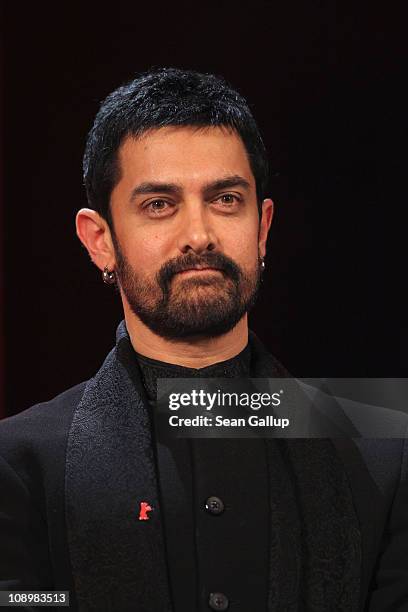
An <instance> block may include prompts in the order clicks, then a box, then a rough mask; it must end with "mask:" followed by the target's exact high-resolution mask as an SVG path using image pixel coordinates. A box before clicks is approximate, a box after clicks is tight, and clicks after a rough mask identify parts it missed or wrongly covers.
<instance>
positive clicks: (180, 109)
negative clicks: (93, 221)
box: [83, 68, 268, 229]
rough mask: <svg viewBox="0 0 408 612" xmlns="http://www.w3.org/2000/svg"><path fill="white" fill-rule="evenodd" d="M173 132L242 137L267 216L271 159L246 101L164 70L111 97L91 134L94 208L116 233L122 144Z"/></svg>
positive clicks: (217, 82) (87, 171) (88, 174)
mask: <svg viewBox="0 0 408 612" xmlns="http://www.w3.org/2000/svg"><path fill="white" fill-rule="evenodd" d="M167 126H185V127H188V126H192V127H197V128H205V127H216V126H219V127H226V128H230V129H232V130H234V131H236V133H237V134H238V135H239V136H240V137H241V139H242V142H243V144H244V146H245V149H246V152H247V154H248V159H249V163H250V167H251V170H252V173H253V175H254V179H255V184H256V195H257V200H258V209H259V211H260V210H261V202H262V200H263V198H264V197H265V192H266V189H267V182H268V157H267V153H266V149H265V146H264V143H263V141H262V138H261V135H260V133H259V130H258V127H257V124H256V122H255V119H254V118H253V116H252V113H251V111H250V109H249V106H248V104H247V102H246V100H245V99H244V98H243V97H242V96H241V95H240V94H239V93H238V92H237V91H235V90H234V89H233V88H232V87H231V86H230V85H229V84H228V83H227V82H226V81H225V80H224V79H223V78H220V77H217V76H215V75H213V74H201V73H199V72H196V71H193V70H181V69H178V68H160V69H153V70H150V71H149V72H145V73H143V74H140V75H139V76H137V78H135V79H133V80H132V81H130V82H128V83H127V84H125V85H123V86H121V87H119V88H118V89H116V90H115V91H113V92H112V93H111V94H109V95H108V97H107V98H106V99H105V100H104V101H103V102H102V104H101V106H100V109H99V111H98V113H97V115H96V117H95V121H94V124H93V126H92V128H91V130H90V132H89V134H88V138H87V142H86V148H85V154H84V160H83V171H84V184H85V189H86V193H87V198H88V202H89V205H90V207H91V208H93V209H94V210H96V211H97V212H98V213H99V214H100V215H101V216H102V217H103V218H104V219H105V220H106V221H107V222H108V223H109V225H110V227H111V228H112V229H113V225H112V217H111V210H110V197H111V193H112V190H113V189H114V187H115V185H117V183H118V182H119V180H120V177H121V174H120V166H119V159H118V151H119V148H120V146H121V144H122V143H123V141H124V140H125V139H126V138H127V137H128V136H133V137H136V138H137V137H138V136H141V135H142V134H143V133H144V132H146V131H147V130H151V129H155V128H156V129H158V128H162V127H167Z"/></svg>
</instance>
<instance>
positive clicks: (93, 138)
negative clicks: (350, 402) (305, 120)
mask: <svg viewBox="0 0 408 612" xmlns="http://www.w3.org/2000/svg"><path fill="white" fill-rule="evenodd" d="M84 177H85V185H86V189H87V195H88V200H89V204H90V208H89V209H82V210H80V211H79V213H78V215H77V233H78V236H79V238H80V239H81V241H82V242H83V244H84V245H85V247H86V248H87V250H88V253H89V255H90V257H91V259H92V261H93V262H94V263H95V265H96V266H97V267H98V268H99V269H100V271H101V273H102V278H103V280H104V281H105V282H106V283H108V284H114V283H116V284H117V286H118V288H119V291H120V296H121V299H122V303H123V308H124V315H125V320H124V322H122V323H121V325H120V326H119V328H118V332H117V344H116V347H115V348H114V349H113V351H112V352H111V353H110V354H109V355H108V356H107V358H106V360H105V362H104V364H103V366H102V368H101V369H100V370H99V372H98V373H97V374H96V375H95V376H94V378H92V379H91V380H90V381H88V382H86V383H82V384H80V385H78V386H76V387H74V388H73V389H70V390H68V391H66V392H65V393H63V394H62V395H60V396H58V397H57V398H55V399H54V400H52V401H50V402H47V403H44V404H40V405H37V406H34V407H32V408H30V409H29V410H27V411H25V412H23V413H21V414H20V415H18V416H16V417H13V418H10V419H7V420H5V421H3V422H2V423H1V428H0V457H1V470H0V478H1V487H2V488H1V490H2V499H1V507H0V538H1V550H2V554H1V557H0V580H1V582H0V585H1V587H2V589H3V590H26V589H36V590H69V591H70V594H71V600H70V601H71V608H72V609H79V610H97V611H98V612H99V611H104V610H106V611H111V610H112V611H115V612H116V611H118V612H120V611H123V612H125V611H127V610H138V611H157V612H162V611H166V610H176V611H184V610H185V611H189V612H190V611H192V610H236V611H245V612H255V611H256V612H258V611H261V610H276V611H279V612H281V611H284V610H285V611H286V610H293V611H294V610H327V611H329V610H330V611H331V610H347V611H351V610H363V609H369V610H373V611H374V610H402V609H408V572H407V556H406V553H407V551H408V542H407V528H406V527H407V520H408V519H407V516H408V513H407V512H406V508H407V507H408V506H407V501H408V500H407V485H406V469H407V465H406V451H405V446H404V443H403V440H382V441H370V440H359V441H358V443H357V441H353V440H351V439H350V440H346V439H344V440H329V439H315V440H307V439H295V440H276V439H269V440H267V439H260V438H258V439H250V440H249V439H248V440H240V439H238V440H236V439H235V440H234V439H224V440H223V439H215V440H214V439H201V440H197V439H195V440H191V439H190V440H188V439H186V440H167V442H163V440H160V439H158V438H157V437H156V430H155V418H156V414H155V408H156V406H155V402H156V381H157V379H158V378H166V377H167V378H168V377H174V378H176V377H184V378H185V377H198V378H205V377H229V378H247V377H253V378H266V377H271V378H273V377H277V376H285V375H286V374H287V373H286V371H285V369H284V368H283V366H281V365H280V364H279V363H278V362H277V361H276V359H275V358H273V357H272V356H271V355H269V354H268V352H267V351H266V349H265V348H264V347H263V346H262V344H261V343H260V341H259V340H258V339H257V338H256V336H255V335H254V334H252V333H251V332H248V323H247V313H248V311H249V309H250V308H251V306H252V305H253V303H254V301H255V298H256V294H257V289H258V286H259V282H260V277H261V274H262V271H263V268H264V265H265V264H264V258H265V253H266V241H267V236H268V231H269V228H270V225H271V221H272V215H273V203H272V201H271V200H270V199H269V198H265V196H266V194H265V189H266V182H267V157H266V153H265V150H264V146H263V144H262V140H261V137H260V135H259V132H258V129H257V126H256V124H255V121H254V119H253V117H252V115H251V113H250V111H249V108H248V106H247V104H246V102H245V100H244V99H243V98H242V97H241V96H240V95H239V94H237V93H236V92H235V91H234V90H232V89H231V88H230V87H229V86H228V85H227V84H226V83H225V82H224V81H223V80H221V79H218V78H216V77H214V76H211V75H202V74H198V73H195V72H192V71H182V70H176V69H167V70H155V71H152V72H149V73H147V74H144V75H142V76H140V77H138V78H137V79H135V80H134V81H132V82H131V83H129V84H127V85H125V86H123V87H121V88H119V89H118V90H116V91H115V92H113V93H112V94H111V95H110V96H108V98H107V99H106V100H105V102H104V103H103V104H102V106H101V109H100V111H99V113H98V115H97V117H96V120H95V124H94V126H93V128H92V130H91V132H90V134H89V138H88V142H87V148H86V152H85V158H84Z"/></svg>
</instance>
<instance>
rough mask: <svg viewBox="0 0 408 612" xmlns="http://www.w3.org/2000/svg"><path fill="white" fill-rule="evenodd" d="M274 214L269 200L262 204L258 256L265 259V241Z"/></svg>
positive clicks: (272, 204)
mask: <svg viewBox="0 0 408 612" xmlns="http://www.w3.org/2000/svg"><path fill="white" fill-rule="evenodd" d="M273 212H274V203H273V201H272V200H271V199H270V198H267V199H266V200H264V201H263V202H262V217H261V221H260V224H259V254H260V256H261V257H265V253H266V241H267V238H268V233H269V229H270V227H271V223H272V219H273Z"/></svg>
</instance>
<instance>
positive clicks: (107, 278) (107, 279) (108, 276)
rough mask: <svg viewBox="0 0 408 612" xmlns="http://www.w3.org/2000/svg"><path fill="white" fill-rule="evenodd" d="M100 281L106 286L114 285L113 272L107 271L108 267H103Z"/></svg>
mask: <svg viewBox="0 0 408 612" xmlns="http://www.w3.org/2000/svg"><path fill="white" fill-rule="evenodd" d="M102 279H103V282H104V283H106V284H107V285H114V284H115V283H116V276H115V271H114V270H108V266H105V267H104V269H103V272H102Z"/></svg>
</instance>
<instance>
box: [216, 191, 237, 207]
mask: <svg viewBox="0 0 408 612" xmlns="http://www.w3.org/2000/svg"><path fill="white" fill-rule="evenodd" d="M214 201H215V202H219V203H220V204H221V205H222V206H224V207H225V208H232V207H234V206H236V205H238V204H239V202H241V198H240V197H239V196H238V195H236V194H234V193H223V194H222V195H220V196H218V198H217V199H216V200H214Z"/></svg>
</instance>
